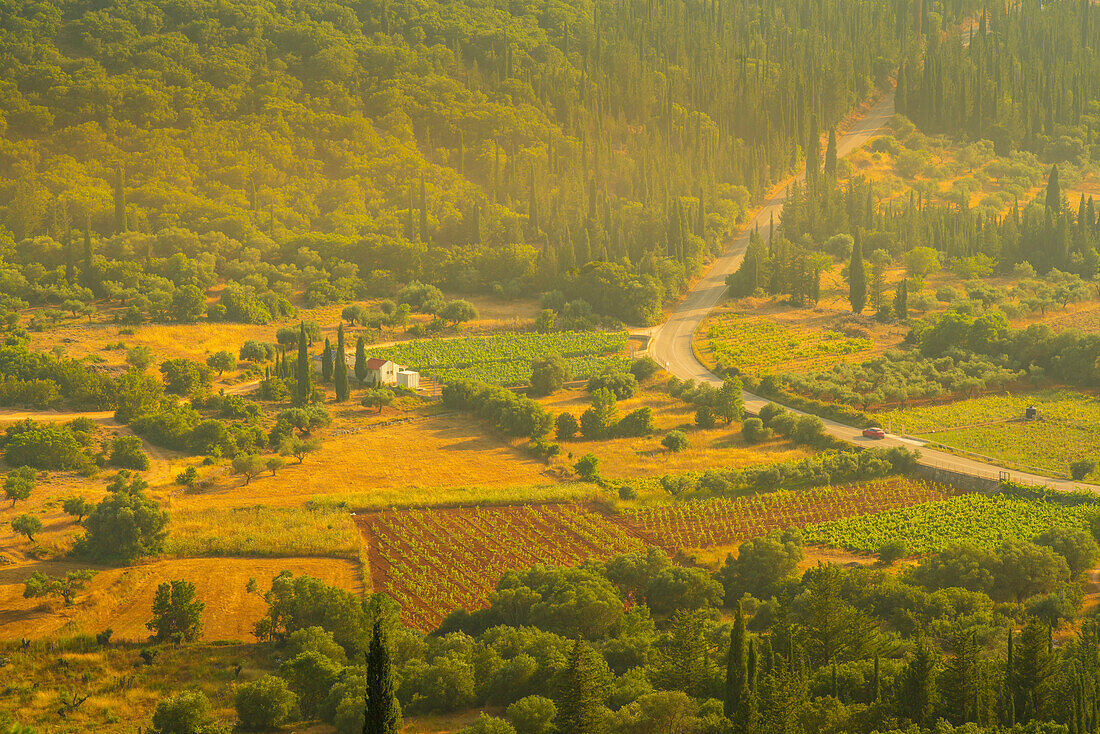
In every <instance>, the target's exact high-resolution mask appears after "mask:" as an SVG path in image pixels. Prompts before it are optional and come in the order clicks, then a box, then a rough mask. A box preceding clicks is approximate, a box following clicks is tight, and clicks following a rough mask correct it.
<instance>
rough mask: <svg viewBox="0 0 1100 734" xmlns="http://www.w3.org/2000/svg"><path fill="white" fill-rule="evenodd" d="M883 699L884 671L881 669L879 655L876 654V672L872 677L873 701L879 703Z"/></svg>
mask: <svg viewBox="0 0 1100 734" xmlns="http://www.w3.org/2000/svg"><path fill="white" fill-rule="evenodd" d="M881 700H882V673H881V672H880V670H879V656H878V655H877V654H876V655H875V673H874V677H873V678H872V679H871V702H872V703H878V702H879V701H881Z"/></svg>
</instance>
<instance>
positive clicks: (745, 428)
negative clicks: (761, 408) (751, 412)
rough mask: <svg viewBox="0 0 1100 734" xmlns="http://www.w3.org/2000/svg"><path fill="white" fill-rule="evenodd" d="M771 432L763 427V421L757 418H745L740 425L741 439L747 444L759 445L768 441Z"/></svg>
mask: <svg viewBox="0 0 1100 734" xmlns="http://www.w3.org/2000/svg"><path fill="white" fill-rule="evenodd" d="M770 435H771V430H770V429H767V428H765V427H764V421H762V420H760V419H759V418H746V419H745V422H744V423H742V424H741V437H742V438H744V439H745V441H746V442H747V443H760V442H761V441H766V440H768V437H769V436H770Z"/></svg>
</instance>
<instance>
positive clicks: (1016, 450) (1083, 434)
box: [880, 390, 1100, 478]
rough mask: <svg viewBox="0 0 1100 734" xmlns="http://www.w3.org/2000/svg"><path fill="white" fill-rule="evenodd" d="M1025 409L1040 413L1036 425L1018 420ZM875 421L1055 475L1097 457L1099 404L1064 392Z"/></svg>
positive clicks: (920, 410) (920, 411)
mask: <svg viewBox="0 0 1100 734" xmlns="http://www.w3.org/2000/svg"><path fill="white" fill-rule="evenodd" d="M1029 405H1034V406H1036V407H1037V408H1038V409H1039V415H1038V419H1037V420H1034V421H1024V420H1022V419H1023V416H1024V411H1025V410H1026V409H1027V407H1028V406H1029ZM880 417H881V420H882V422H883V423H884V424H887V425H891V426H892V427H893V428H895V429H897V430H901V429H902V428H904V430H905V432H906V433H910V434H914V435H919V436H924V437H927V438H930V439H932V440H934V441H936V442H938V443H942V444H944V445H946V446H952V447H955V448H958V449H962V450H964V451H972V452H974V453H977V454H981V455H983V456H989V457H992V458H995V459H1000V460H1002V461H1005V462H1009V463H1011V464H1015V465H1017V466H1023V467H1026V468H1034V469H1039V470H1043V471H1046V472H1050V473H1053V474H1058V475H1061V474H1065V473H1066V471H1067V470H1068V467H1069V464H1070V462H1072V461H1075V460H1077V459H1081V458H1089V457H1095V456H1096V455H1097V454H1100V400H1097V399H1096V398H1093V397H1090V396H1088V395H1083V394H1081V393H1076V392H1071V391H1067V390H1061V391H1047V392H1038V393H1028V394H1023V395H994V396H987V397H982V398H975V399H972V400H963V401H960V402H957V403H952V404H950V405H940V406H932V407H921V408H910V409H907V410H895V411H890V412H887V413H883V414H882V415H881V416H880ZM1095 476H1096V475H1094V478H1095Z"/></svg>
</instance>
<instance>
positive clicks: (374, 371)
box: [363, 357, 401, 385]
mask: <svg viewBox="0 0 1100 734" xmlns="http://www.w3.org/2000/svg"><path fill="white" fill-rule="evenodd" d="M400 371H401V366H400V365H398V364H397V363H396V362H391V361H390V360H388V359H381V358H380V357H371V358H370V359H368V360H367V374H366V376H365V377H364V378H363V382H373V383H374V384H376V385H396V384H397V373H398V372H400Z"/></svg>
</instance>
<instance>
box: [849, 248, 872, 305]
mask: <svg viewBox="0 0 1100 734" xmlns="http://www.w3.org/2000/svg"><path fill="white" fill-rule="evenodd" d="M848 302H849V303H850V304H851V305H852V312H853V313H863V309H864V307H866V305H867V272H866V271H865V270H864V266H863V243H862V238H860V237H856V238H855V242H854V243H853V245H852V257H851V260H850V261H849V263H848Z"/></svg>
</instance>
